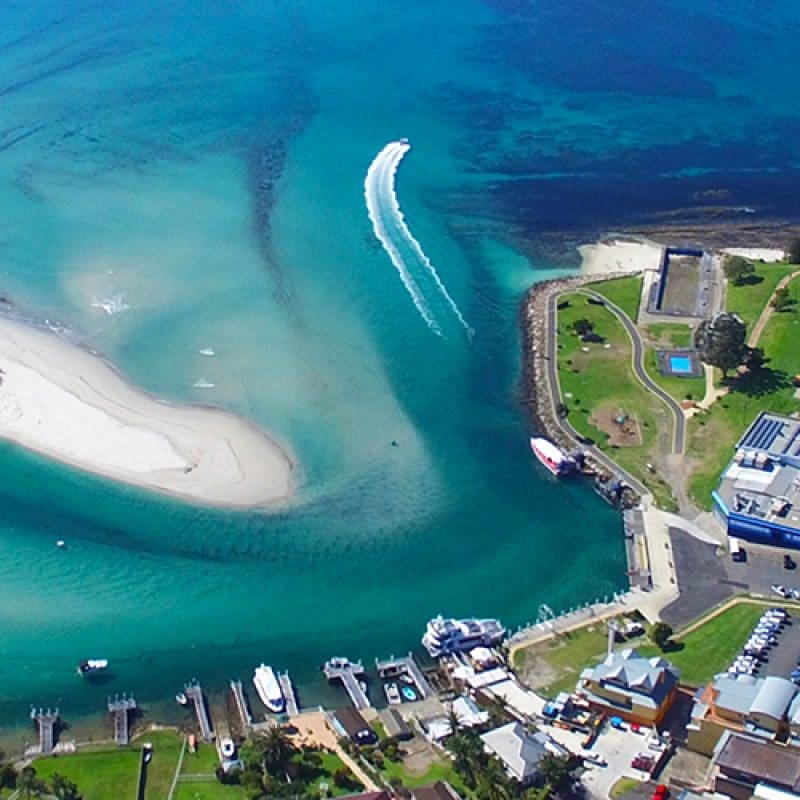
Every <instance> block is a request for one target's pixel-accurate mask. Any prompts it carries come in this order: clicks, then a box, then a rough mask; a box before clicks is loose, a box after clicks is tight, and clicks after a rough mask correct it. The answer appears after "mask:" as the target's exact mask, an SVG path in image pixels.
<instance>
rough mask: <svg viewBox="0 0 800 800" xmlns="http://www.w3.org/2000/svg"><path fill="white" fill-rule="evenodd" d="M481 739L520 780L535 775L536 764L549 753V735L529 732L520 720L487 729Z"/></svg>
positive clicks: (523, 780)
mask: <svg viewBox="0 0 800 800" xmlns="http://www.w3.org/2000/svg"><path fill="white" fill-rule="evenodd" d="M481 740H482V741H483V743H484V744H485V745H486V747H487V748H488V749H489V750H491V751H492V752H493V753H494V754H495V755H496V756H497V757H498V758H499V759H500V760H501V761H502V762H503V764H505V766H506V769H507V770H508V771H509V772H510V773H511V775H513V776H514V777H515V778H516V779H517V780H518V781H521V782H523V783H524V782H525V781H527V780H529V779H530V778H532V777H533V776H535V774H536V765H537V764H538V763H539V761H540V759H541V758H542V756H544V755H545V754H546V753H547V749H546V747H545V742H546V741H547V736H546V735H544V734H542V733H538V732H537V733H534V734H530V733H528V732H527V731H526V730H525V728H524V727H523V726H522V725H520V723H519V722H509V723H508V725H503V726H502V727H501V728H495V729H494V730H491V731H487V732H486V733H484V734H482V735H481Z"/></svg>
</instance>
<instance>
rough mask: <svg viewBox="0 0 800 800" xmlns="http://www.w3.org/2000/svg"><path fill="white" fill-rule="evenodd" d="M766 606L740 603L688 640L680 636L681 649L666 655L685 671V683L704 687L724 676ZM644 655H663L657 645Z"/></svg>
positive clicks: (645, 647) (643, 651) (642, 649)
mask: <svg viewBox="0 0 800 800" xmlns="http://www.w3.org/2000/svg"><path fill="white" fill-rule="evenodd" d="M764 609H765V606H763V605H760V604H757V603H747V602H742V603H737V604H736V605H733V606H731V607H730V608H728V609H726V610H725V611H723V612H722V613H721V614H719V615H718V616H716V617H712V618H711V619H709V620H708V621H707V622H705V623H703V624H702V625H700V626H699V627H698V628H696V629H695V630H693V631H692V632H691V633H687V634H686V635H685V636H678V637H677V640H676V641H677V642H678V647H679V648H680V649H676V650H673V651H670V652H666V653H664V654H663V656H664V658H666V659H668V660H669V661H671V662H672V663H673V664H674V665H675V666H676V667H678V669H679V670H680V671H681V683H686V684H689V685H691V686H702V685H703V684H705V683H707V682H708V681H709V680H711V678H712V677H713V676H714V675H716V674H717V673H719V672H723V671H724V670H726V669H727V668H728V667H729V666H730V663H731V661H733V659H734V658H735V657H736V654H737V653H738V652H739V650H740V649H741V647H742V645H743V644H744V643H745V642H746V641H747V637H748V636H749V635H750V633H751V632H752V630H753V628H754V627H755V625H756V622H757V621H758V618H759V617H760V616H761V615H762V614H763V613H764ZM639 652H640V653H641V654H642V655H648V656H651V655H657V654H658V655H661V653H660V652H659V650H658V648H656V647H655V646H654V645H650V644H647V645H643V646H642V647H640V648H639Z"/></svg>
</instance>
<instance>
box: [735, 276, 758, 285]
mask: <svg viewBox="0 0 800 800" xmlns="http://www.w3.org/2000/svg"><path fill="white" fill-rule="evenodd" d="M763 281H764V279H763V278H762V277H761V275H745V276H743V277H741V278H739V280H738V281H735V283H736V285H737V286H757V285H758V284H759V283H762V282H763Z"/></svg>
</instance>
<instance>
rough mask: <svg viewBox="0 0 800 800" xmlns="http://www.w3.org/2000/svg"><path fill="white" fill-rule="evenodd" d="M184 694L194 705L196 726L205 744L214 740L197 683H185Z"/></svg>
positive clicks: (209, 718)
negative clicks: (198, 727)
mask: <svg viewBox="0 0 800 800" xmlns="http://www.w3.org/2000/svg"><path fill="white" fill-rule="evenodd" d="M184 694H185V695H186V696H187V697H188V698H189V700H191V701H192V703H193V704H194V712H195V714H196V715H197V724H198V725H199V726H200V735H201V736H202V737H203V739H204V740H205V741H206V742H211V741H213V739H214V728H213V727H212V725H211V717H210V716H209V715H208V708H207V707H206V698H205V695H204V694H203V689H202V688H201V686H200V684H199V683H198V682H197V681H193V682H192V683H187V684H186V686H185V687H184Z"/></svg>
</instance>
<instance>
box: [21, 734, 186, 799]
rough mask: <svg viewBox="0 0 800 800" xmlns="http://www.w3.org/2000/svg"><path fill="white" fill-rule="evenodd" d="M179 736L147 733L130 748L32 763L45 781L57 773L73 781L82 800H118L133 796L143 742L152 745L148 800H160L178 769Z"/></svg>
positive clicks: (72, 755) (79, 753)
mask: <svg viewBox="0 0 800 800" xmlns="http://www.w3.org/2000/svg"><path fill="white" fill-rule="evenodd" d="M181 741H182V739H181V737H180V736H179V735H178V734H177V733H175V732H173V731H150V732H148V733H145V734H143V735H142V736H140V737H139V738H137V740H136V741H135V743H134V744H133V745H132V746H131V747H124V748H111V747H109V748H107V749H103V750H92V751H87V752H80V751H79V752H77V753H75V754H70V755H60V756H48V757H47V758H40V759H37V760H36V761H35V762H34V765H33V766H34V768H35V769H36V773H37V774H38V775H39V777H41V778H43V779H44V780H45V781H49V780H50V779H51V778H52V776H53V775H54V774H55V773H59V774H61V775H63V776H64V777H66V778H69V779H70V780H72V781H74V782H75V783H76V784H77V786H78V789H79V790H80V792H81V794H82V795H83V797H84V800H118V798H120V797H135V796H136V787H137V783H138V779H139V760H140V752H141V746H142V743H143V742H150V743H152V745H153V760H152V762H151V763H150V767H149V769H148V775H147V792H146V797H147V798H148V800H163V798H166V796H167V794H168V793H169V787H170V786H171V784H172V779H173V777H174V775H175V769H176V768H177V766H178V757H179V755H180V750H181Z"/></svg>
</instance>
